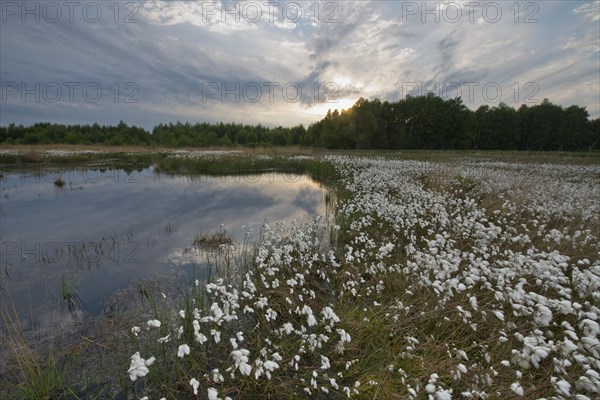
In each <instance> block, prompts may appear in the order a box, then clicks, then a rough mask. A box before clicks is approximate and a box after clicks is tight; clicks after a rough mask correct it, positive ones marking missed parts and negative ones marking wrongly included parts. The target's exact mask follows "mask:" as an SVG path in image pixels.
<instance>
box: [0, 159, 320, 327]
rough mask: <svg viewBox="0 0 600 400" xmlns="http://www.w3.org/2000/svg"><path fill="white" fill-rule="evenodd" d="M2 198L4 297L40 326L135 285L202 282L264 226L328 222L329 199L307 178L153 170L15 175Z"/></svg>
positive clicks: (103, 303)
mask: <svg viewBox="0 0 600 400" xmlns="http://www.w3.org/2000/svg"><path fill="white" fill-rule="evenodd" d="M59 178H60V181H58V179H59ZM0 189H1V190H0V236H1V239H0V243H1V245H2V248H1V249H0V251H1V254H0V256H1V260H0V267H1V269H0V274H1V280H0V290H1V291H2V293H1V295H2V297H3V301H6V302H10V303H11V304H13V305H14V307H15V309H16V312H17V315H19V317H20V318H21V320H22V321H34V322H33V323H34V324H39V326H44V325H47V324H51V323H57V322H68V321H70V320H72V319H73V318H80V317H82V316H86V315H89V316H95V315H99V314H101V313H102V311H103V309H105V308H106V307H107V299H108V298H109V296H110V295H111V294H112V293H115V292H117V291H119V290H123V289H125V288H127V287H130V286H131V285H133V284H135V282H140V281H143V280H148V279H153V278H156V277H159V276H161V275H164V276H167V275H171V276H178V277H179V278H178V279H190V278H192V275H194V277H195V278H197V277H198V276H199V277H200V278H202V275H203V274H206V271H203V263H205V262H206V261H207V255H206V254H207V253H209V254H210V251H211V250H215V247H218V246H220V245H228V246H233V247H236V246H244V244H245V245H248V244H249V243H251V242H253V241H256V240H257V239H258V237H259V235H260V231H261V227H262V225H263V224H264V223H269V224H271V223H274V222H276V221H283V222H285V223H289V224H291V223H293V221H294V220H295V221H298V222H299V221H302V220H303V219H305V218H310V217H312V216H314V215H318V214H324V213H325V212H326V195H327V190H326V188H325V187H324V186H323V185H322V184H321V183H319V182H316V181H314V180H312V179H311V178H310V177H308V176H306V175H297V174H283V173H276V172H268V173H261V174H254V175H238V176H207V175H200V176H199V175H194V176H190V175H169V174H164V173H159V172H157V171H155V170H154V169H153V168H152V167H149V168H145V169H140V170H139V171H128V172H126V171H124V170H118V169H113V170H107V169H105V170H100V169H80V170H77V169H73V170H70V171H51V170H44V171H38V172H36V173H30V172H20V173H8V174H5V175H4V176H2V177H1V180H0ZM208 258H210V255H209V256H208ZM182 277H183V278H182ZM11 307H12V305H11Z"/></svg>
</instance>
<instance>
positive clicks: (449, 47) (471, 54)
mask: <svg viewBox="0 0 600 400" xmlns="http://www.w3.org/2000/svg"><path fill="white" fill-rule="evenodd" d="M84 3H85V2H82V6H81V7H82V8H83V7H84ZM96 3H97V2H96ZM280 3H281V4H279V5H278V6H275V5H273V6H272V8H268V9H267V7H266V6H265V5H264V2H252V1H245V2H241V3H238V4H239V5H238V6H235V5H232V4H230V3H228V6H227V7H229V8H228V9H227V10H229V11H231V10H234V11H235V10H236V9H237V10H238V11H239V12H240V15H239V18H237V16H236V15H235V13H234V14H232V13H227V12H226V11H227V10H225V11H223V12H222V10H223V9H222V8H220V9H219V8H218V7H213V5H214V6H219V7H221V6H220V3H217V2H187V1H151V2H139V3H132V4H136V5H137V8H132V9H129V10H127V9H124V8H123V7H125V6H124V5H123V4H124V3H119V4H120V7H122V8H121V9H120V14H119V21H118V23H115V22H114V17H115V15H114V11H113V10H111V9H109V8H108V6H109V4H108V3H98V4H101V6H102V7H103V9H102V12H103V14H102V15H103V18H102V19H101V20H99V21H98V22H95V23H90V22H88V21H86V20H85V19H82V18H81V16H80V15H79V14H77V12H76V13H75V20H74V21H72V22H71V21H68V20H67V19H66V18H63V19H62V20H60V21H58V22H57V23H48V22H46V21H44V19H43V18H42V19H41V20H40V22H35V21H34V20H33V18H29V19H26V22H25V23H23V22H22V21H21V16H20V15H19V14H18V13H17V14H16V15H3V20H2V36H1V37H0V45H1V47H2V57H0V72H1V78H0V79H1V80H2V84H3V85H5V86H4V87H3V90H4V89H6V84H7V83H16V84H18V86H19V88H20V85H21V84H25V87H26V88H32V87H35V86H34V85H35V83H39V84H40V85H41V87H44V85H45V84H47V83H49V82H57V83H59V84H62V83H64V82H78V83H80V86H79V87H78V90H81V89H82V88H83V87H84V85H85V84H86V83H90V82H95V83H98V84H99V85H100V86H101V88H102V94H103V96H102V99H101V100H100V101H98V102H89V101H86V99H82V97H83V96H82V93H80V92H79V93H75V94H78V96H76V99H75V100H74V101H68V100H67V101H65V99H64V97H65V94H64V93H63V98H61V101H58V102H55V103H52V102H47V101H43V100H44V99H41V100H42V101H39V102H38V101H32V100H31V99H32V95H28V96H26V99H25V100H26V101H21V100H22V98H21V97H22V96H21V93H16V94H14V95H10V96H8V97H7V99H6V101H3V104H2V107H1V110H0V123H2V124H7V123H10V122H16V123H33V122H36V121H39V120H45V121H54V122H68V123H74V122H77V123H92V122H96V121H98V122H102V123H117V122H118V121H119V120H123V121H125V122H129V123H136V124H138V125H142V126H144V127H146V128H151V127H152V126H153V125H154V124H157V123H159V122H175V121H178V120H179V121H190V122H196V121H209V122H217V121H221V120H223V121H236V122H247V123H262V124H265V125H270V126H273V125H279V124H282V125H295V124H299V123H303V124H305V125H308V124H309V123H311V122H313V121H315V120H316V119H319V118H321V117H322V115H321V114H319V113H320V112H323V113H324V112H326V110H327V108H329V105H330V104H329V103H325V100H328V99H329V100H330V99H331V98H335V99H337V100H339V103H337V104H339V105H341V104H352V102H354V101H355V100H357V99H358V98H359V97H367V98H374V97H379V98H381V99H384V100H394V101H395V100H398V99H399V98H400V97H402V96H403V95H404V94H406V87H407V84H414V83H417V84H419V85H421V86H422V88H423V92H425V91H426V90H427V89H428V88H429V89H431V88H435V87H436V85H437V87H441V88H443V87H444V85H446V86H448V85H450V84H454V85H459V86H462V87H463V89H464V90H463V99H465V98H466V97H467V94H468V93H467V92H468V89H467V88H466V87H465V84H468V83H470V82H476V83H478V84H479V87H478V89H477V90H476V91H475V95H476V96H475V98H474V99H473V101H471V102H468V103H467V105H468V106H469V107H471V108H476V107H478V106H479V105H481V104H484V103H486V101H487V100H486V99H485V98H484V96H483V95H482V90H481V88H482V87H483V86H484V85H486V84H498V85H500V86H501V87H502V89H503V91H502V94H503V96H502V98H501V99H499V100H502V101H505V102H507V103H508V104H509V105H512V106H519V105H520V104H521V103H522V102H523V98H524V92H523V88H524V86H525V85H527V84H529V83H535V84H537V86H538V88H539V93H538V97H539V98H540V99H541V98H544V97H547V98H549V99H550V100H552V101H554V99H560V102H561V103H560V104H563V105H566V106H568V105H570V104H582V105H585V106H587V107H588V109H589V110H590V112H591V114H592V115H593V116H598V113H599V111H600V110H598V103H599V99H598V96H597V95H596V94H595V93H594V92H595V91H596V92H598V91H600V83H599V80H600V78H599V77H598V74H594V73H593V71H594V70H596V71H597V70H598V69H599V68H600V65H599V58H598V54H599V47H600V40H599V39H598V38H599V35H600V28H599V24H598V15H599V8H598V7H599V4H600V2H599V1H593V2H589V1H588V2H543V3H536V4H537V6H538V7H539V8H538V9H537V10H536V9H533V10H532V9H524V8H523V9H519V10H518V11H519V13H518V15H515V14H514V10H513V9H514V7H513V9H511V8H510V7H509V6H511V5H512V3H510V4H509V3H498V4H501V5H502V18H501V19H500V20H498V21H496V22H490V17H492V16H493V13H492V11H493V10H491V9H488V10H487V11H485V7H486V6H485V4H483V3H482V4H480V5H479V6H477V7H471V6H467V5H468V4H472V3H468V2H444V3H440V4H441V5H442V6H443V7H442V6H440V7H438V11H437V12H438V15H431V14H426V13H424V9H423V8H422V7H423V3H421V2H418V3H415V4H417V6H418V7H419V9H418V10H417V11H416V12H415V13H414V15H413V14H410V15H409V14H408V13H407V9H406V5H405V3H403V6H401V7H400V6H398V5H397V4H394V3H393V2H381V1H361V2H327V3H315V4H317V5H318V10H317V8H315V5H314V4H313V3H310V2H290V1H282V2H280ZM57 4H59V3H57ZM111 4H112V3H111ZM127 4H129V3H127ZM450 4H452V6H450ZM297 5H300V7H298V6H297ZM434 5H435V3H434V2H427V3H426V4H425V7H428V8H427V9H428V10H432V9H433V10H436V9H435V8H433V7H434ZM455 5H458V6H459V7H460V8H461V10H462V17H461V18H460V20H458V21H455V22H448V21H447V19H448V15H451V14H448V15H446V14H444V13H445V12H448V13H450V12H451V11H452V9H453V8H454V9H455V8H456V6H455ZM256 6H260V8H261V9H260V11H261V13H262V14H261V17H260V19H256V16H257V15H256V13H254V14H252V12H254V11H256ZM132 7H133V6H132ZM235 7H237V8H235ZM252 7H255V8H252ZM522 7H524V6H522ZM131 10H133V11H135V14H134V15H133V18H134V19H135V20H136V21H137V22H135V23H125V22H124V19H125V16H127V15H128V14H127V13H128V12H131ZM243 10H245V11H243ZM253 10H254V11H253ZM486 12H487V14H486ZM65 15H66V14H65ZM452 15H453V14H452ZM526 17H530V19H537V21H538V22H537V23H524V20H525V19H526ZM436 18H437V22H436ZM486 18H487V20H486ZM236 19H237V20H236ZM423 19H425V22H423ZM517 20H518V22H515V21H517ZM127 83H134V84H135V85H136V86H135V87H137V91H136V93H135V97H136V98H137V100H138V102H137V103H125V102H124V101H123V100H124V99H125V97H126V96H127V95H131V94H132V91H131V90H129V91H128V90H124V86H125V84H127ZM115 84H116V86H115ZM207 84H211V85H212V84H216V85H217V87H218V88H219V92H217V93H215V94H210V95H208V96H207V92H206V89H207ZM286 84H288V85H287V86H285V85H286ZM223 85H224V86H223ZM268 85H272V87H273V88H276V90H275V91H274V93H273V95H274V97H271V96H270V93H269V91H268V89H269V86H268ZM257 86H258V87H260V88H262V90H263V93H262V96H261V97H260V101H257V102H252V101H251V100H252V99H253V98H255V97H256V96H254V97H253V96H252V95H251V94H252V93H254V92H252V93H251V91H252V90H255V88H256V87H257ZM211 87H212V86H211ZM237 87H239V89H236V88H237ZM284 87H286V88H287V89H288V93H287V94H286V93H283V88H284ZM575 87H578V88H581V89H580V90H579V91H578V92H577V91H574V90H573V89H570V88H575ZM130 88H131V87H130ZM232 88H233V89H232ZM244 88H246V91H244ZM332 88H333V89H332ZM516 88H518V89H519V91H520V92H519V93H518V96H515V89H516ZM116 89H118V93H117V96H115V94H116V93H115V90H116ZM221 89H225V90H230V91H231V90H237V93H235V94H231V93H230V94H228V95H226V96H222V95H221ZM298 89H300V91H301V95H300V96H298V97H297V98H296V96H295V94H294V91H295V90H298ZM423 94H424V93H423ZM3 95H4V96H7V95H6V93H5V92H3ZM236 95H237V96H236ZM115 98H116V99H117V100H118V101H115ZM237 99H239V101H236V100H237ZM499 100H498V101H499ZM331 105H332V108H334V107H335V106H336V103H333V104H331Z"/></svg>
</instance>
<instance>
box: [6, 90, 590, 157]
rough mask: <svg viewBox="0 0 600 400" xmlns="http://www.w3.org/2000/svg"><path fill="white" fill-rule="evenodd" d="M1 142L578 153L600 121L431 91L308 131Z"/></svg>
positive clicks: (165, 130)
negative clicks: (474, 103)
mask: <svg viewBox="0 0 600 400" xmlns="http://www.w3.org/2000/svg"><path fill="white" fill-rule="evenodd" d="M0 144H103V145H137V146H162V147H207V146H314V147H325V148H329V149H415V150H417V149H466V150H470V149H473V150H550V151H553V150H560V151H577V150H579V151H582V150H592V149H597V148H598V147H599V146H600V119H598V118H596V119H590V118H589V113H588V112H587V110H586V108H585V107H580V106H576V105H573V106H570V107H567V108H564V107H562V106H559V105H556V104H552V103H551V102H550V101H548V100H547V99H544V101H542V102H541V103H540V104H537V105H533V106H528V105H522V106H521V107H519V109H514V108H512V107H510V106H508V105H506V104H504V103H499V104H498V105H497V106H493V107H490V106H488V105H483V106H480V107H479V108H478V109H477V110H475V111H471V110H469V109H468V108H467V107H466V106H465V105H464V104H463V102H462V99H461V98H460V97H459V98H454V99H443V98H441V97H438V96H435V95H434V94H433V93H429V94H427V95H425V96H407V97H406V98H405V99H401V100H399V101H397V102H388V101H383V102H382V101H380V100H378V99H375V100H368V99H364V98H360V99H359V100H358V101H357V102H356V103H355V104H354V105H353V106H352V107H351V108H349V109H347V110H342V111H341V112H340V111H338V110H334V111H331V110H330V111H328V112H327V115H326V116H325V117H324V118H323V119H322V120H320V121H318V122H315V123H313V124H311V125H309V127H308V128H304V126H302V125H298V126H294V127H282V126H279V127H276V128H270V127H266V126H263V125H261V124H258V125H246V124H235V123H222V122H221V123H217V124H210V123H206V122H204V123H196V124H190V123H181V122H177V123H169V124H159V125H157V126H156V127H154V129H153V130H152V132H148V131H147V130H145V129H143V128H140V127H137V126H135V125H133V126H129V125H127V124H125V123H123V122H121V123H119V124H118V125H116V126H112V125H108V126H107V125H99V124H93V125H61V124H51V123H36V124H33V125H31V126H22V125H18V126H17V125H15V124H10V125H8V126H2V127H0Z"/></svg>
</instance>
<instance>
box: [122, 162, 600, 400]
mask: <svg viewBox="0 0 600 400" xmlns="http://www.w3.org/2000/svg"><path fill="white" fill-rule="evenodd" d="M325 162H328V163H331V164H332V165H334V166H335V168H336V171H337V172H338V173H339V174H340V176H341V177H342V181H341V185H342V187H343V189H344V190H345V191H346V192H347V193H348V195H347V196H346V197H344V198H342V199H341V200H340V204H338V210H337V216H336V217H337V219H336V220H335V222H334V221H333V220H331V219H325V218H316V219H315V220H313V221H305V222H303V223H300V224H292V225H291V226H285V225H283V224H275V225H273V226H269V225H265V226H264V227H263V235H262V236H261V239H260V241H259V242H258V243H257V245H256V247H255V248H254V250H253V251H254V252H253V255H252V257H251V259H250V261H249V262H248V263H246V264H244V265H242V266H241V267H240V268H239V269H238V270H236V271H235V272H234V273H231V271H230V273H229V274H224V275H221V276H219V275H217V276H216V277H215V279H213V280H212V281H210V282H206V283H202V282H197V286H196V285H194V287H193V288H192V290H193V292H194V293H195V295H194V296H191V297H189V301H187V302H186V303H185V304H184V307H182V308H181V309H179V310H174V311H173V312H172V316H171V317H169V321H160V319H159V318H158V317H157V318H158V319H157V320H156V321H155V320H150V321H148V328H149V329H146V330H141V329H139V328H138V329H134V331H135V332H134V334H135V335H138V336H137V337H136V340H138V341H139V342H138V343H139V344H140V347H145V348H154V349H156V351H157V354H156V361H155V362H154V364H152V362H151V364H150V365H149V364H148V361H149V360H152V361H154V359H153V358H152V357H153V356H155V354H146V353H145V352H144V354H145V356H148V357H149V358H148V359H146V360H145V359H143V358H141V356H140V353H139V352H137V353H135V354H134V355H133V356H132V358H131V365H130V367H129V370H128V371H127V372H129V374H130V376H131V373H132V372H133V373H134V375H135V378H136V379H138V381H139V380H142V379H143V380H146V381H145V382H146V385H145V386H144V387H145V390H146V391H147V393H146V394H147V395H149V396H152V397H153V398H159V397H161V396H166V397H167V398H169V397H177V396H179V397H184V398H185V397H186V396H188V397H191V396H197V397H198V398H205V397H208V398H211V399H219V398H223V399H226V398H228V397H229V398H244V397H248V396H268V397H277V398H303V397H305V398H338V397H348V398H350V397H357V398H373V397H378V398H417V397H420V398H428V399H432V400H434V399H435V400H445V399H452V398H465V399H483V398H499V397H504V396H506V397H508V398H515V397H524V398H547V399H566V398H577V399H578V400H585V399H593V398H598V396H599V395H600V373H599V371H600V328H599V324H598V322H599V320H600V308H599V305H600V257H599V256H598V254H599V252H600V241H599V239H598V236H599V235H600V229H599V226H600V192H599V190H600V189H599V187H600V185H598V178H599V177H600V168H598V167H597V166H575V165H560V166H556V165H548V164H540V165H533V164H508V163H498V162H482V161H477V162H476V161H469V160H466V161H462V162H460V163H456V162H455V163H454V164H452V165H448V166H446V165H443V164H440V163H432V162H423V161H406V160H390V159H385V160H384V159H378V158H355V157H348V156H327V157H326V159H325ZM332 232H338V233H339V241H338V242H336V243H333V244H332V243H331V238H332V237H333V236H332ZM150 322H152V323H150ZM134 328H135V327H134ZM150 328H152V329H150ZM165 338H169V340H166V339H165ZM149 343H159V344H160V346H158V347H156V346H154V347H152V346H150V345H149ZM159 353H160V354H159ZM161 363H162V365H161ZM165 368H169V369H170V370H172V371H174V372H173V374H177V376H176V377H175V378H174V380H175V381H177V380H179V381H181V382H184V383H186V385H175V388H171V389H168V382H167V380H166V379H165V378H164V377H163V378H161V375H160V373H159V372H158V371H160V370H161V369H163V370H164V369H165ZM154 369H156V371H157V372H156V375H154V374H153V373H154ZM147 370H148V371H147ZM172 378H173V377H172V376H170V375H169V379H172ZM161 379H162V381H161ZM132 380H133V378H132ZM153 382H154V384H153Z"/></svg>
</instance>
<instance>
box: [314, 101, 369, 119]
mask: <svg viewBox="0 0 600 400" xmlns="http://www.w3.org/2000/svg"><path fill="white" fill-rule="evenodd" d="M356 100H358V99H337V100H336V101H329V102H324V103H317V104H315V105H313V106H312V107H310V108H309V109H308V110H306V112H307V113H309V114H310V115H318V116H319V117H321V118H322V117H324V116H325V115H327V110H331V111H333V110H336V109H337V110H339V111H342V110H347V109H349V108H351V107H352V106H353V105H354V103H356Z"/></svg>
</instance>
